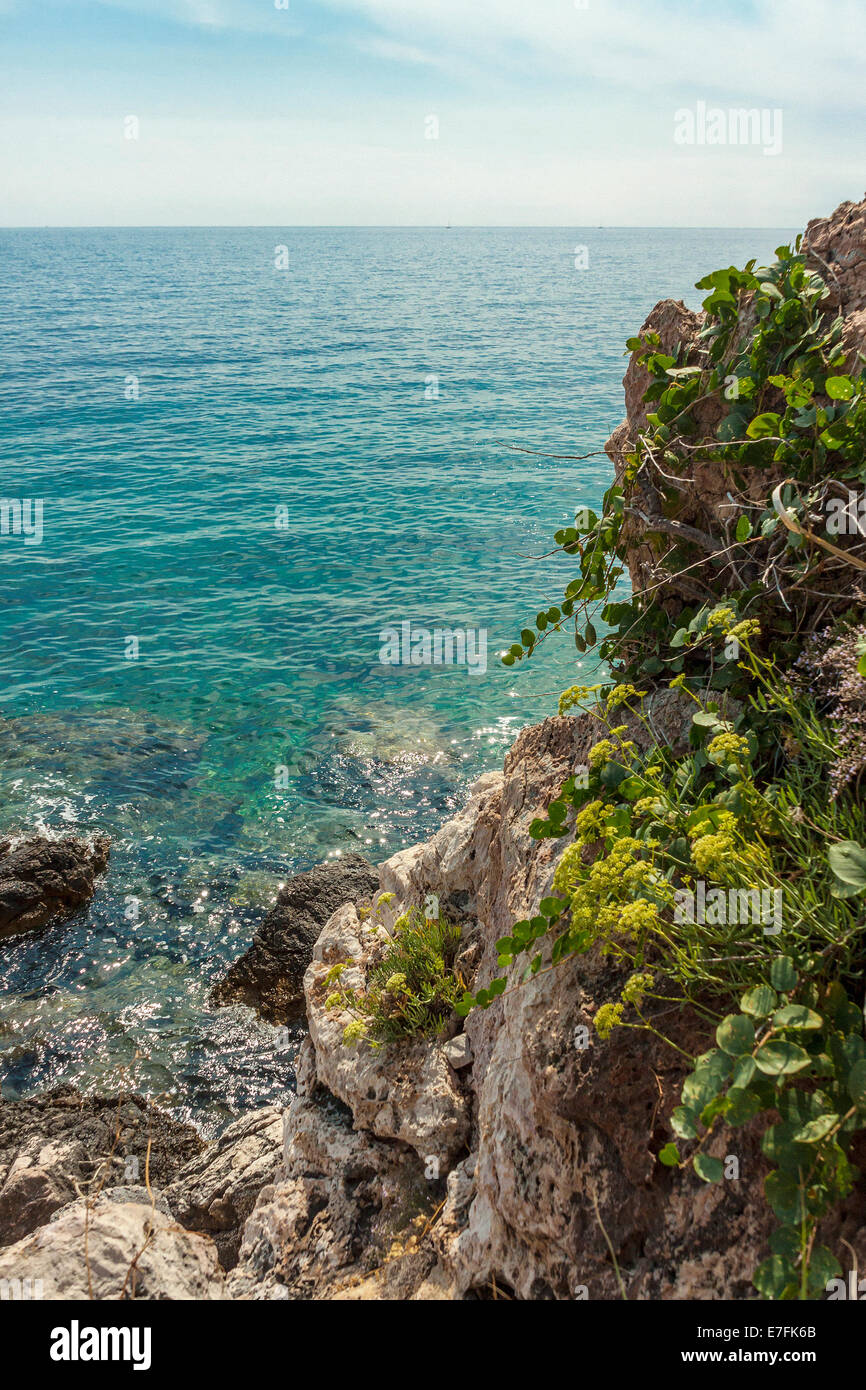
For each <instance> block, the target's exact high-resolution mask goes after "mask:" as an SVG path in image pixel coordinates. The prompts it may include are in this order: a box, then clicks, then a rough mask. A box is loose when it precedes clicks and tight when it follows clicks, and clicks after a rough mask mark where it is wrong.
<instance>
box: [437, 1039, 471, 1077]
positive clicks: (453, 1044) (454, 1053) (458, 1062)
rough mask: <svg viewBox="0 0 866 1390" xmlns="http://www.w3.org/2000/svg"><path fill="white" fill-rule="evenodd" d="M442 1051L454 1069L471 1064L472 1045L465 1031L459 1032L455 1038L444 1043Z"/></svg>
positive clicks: (457, 1069)
mask: <svg viewBox="0 0 866 1390" xmlns="http://www.w3.org/2000/svg"><path fill="white" fill-rule="evenodd" d="M442 1051H443V1052H444V1053H445V1057H446V1059H447V1061H449V1062H450V1063H451V1065H452V1067H453V1068H454V1070H455V1071H459V1070H460V1068H461V1067H471V1066H472V1060H473V1059H472V1046H471V1044H470V1042H469V1039H468V1038H467V1036H466V1034H465V1033H459V1034H458V1036H457V1037H456V1038H452V1039H451V1041H450V1042H447V1043H445V1044H444V1045H443V1048H442Z"/></svg>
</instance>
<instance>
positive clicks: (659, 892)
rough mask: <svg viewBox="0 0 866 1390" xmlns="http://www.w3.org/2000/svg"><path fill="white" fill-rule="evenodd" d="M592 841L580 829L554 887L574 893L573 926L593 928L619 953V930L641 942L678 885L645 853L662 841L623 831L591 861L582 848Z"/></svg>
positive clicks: (571, 900)
mask: <svg viewBox="0 0 866 1390" xmlns="http://www.w3.org/2000/svg"><path fill="white" fill-rule="evenodd" d="M586 809H587V810H589V809H590V807H587V808H586ZM590 833H593V832H590ZM594 838H597V837H595V836H594ZM587 843H591V841H590V842H588V841H587V840H585V839H583V838H582V837H581V836H580V835H578V838H577V839H576V840H575V841H574V843H573V844H571V845H569V846H568V848H567V849H566V851H565V853H564V854H563V856H562V858H561V859H560V861H559V864H558V865H557V868H556V872H555V873H554V876H553V888H554V891H555V892H557V893H560V894H562V896H563V897H566V898H568V903H569V909H570V912H571V930H572V931H573V932H587V933H588V934H589V935H590V937H591V938H592V939H593V940H595V941H601V942H602V950H604V951H609V952H612V953H613V954H617V951H618V947H617V945H616V937H617V936H619V937H621V938H622V937H626V938H628V939H630V940H631V941H634V942H641V941H643V940H644V939H645V938H646V937H647V936H648V935H649V934H651V933H652V932H653V931H655V930H657V929H658V927H659V925H660V918H659V911H660V908H661V907H665V906H671V905H672V904H673V899H674V892H673V888H672V887H671V885H670V884H669V883H668V882H667V880H666V879H665V877H664V875H663V874H661V873H660V872H659V870H658V869H657V868H656V867H655V865H654V864H653V862H652V860H651V859H643V858H640V857H639V856H640V855H642V854H647V853H649V854H651V853H652V851H653V850H654V849H657V848H658V843H657V841H654V840H636V839H635V838H634V837H633V836H631V835H623V836H621V837H620V838H619V839H618V840H615V841H614V843H613V845H612V847H611V850H610V853H609V854H607V855H606V856H605V857H604V858H601V859H596V861H595V863H594V864H592V865H591V866H589V867H588V866H587V865H585V864H584V862H583V857H582V853H581V852H582V850H583V848H584V847H585V845H586V844H587Z"/></svg>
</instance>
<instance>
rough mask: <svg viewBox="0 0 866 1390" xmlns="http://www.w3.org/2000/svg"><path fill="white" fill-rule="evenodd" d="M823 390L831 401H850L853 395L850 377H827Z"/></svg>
mask: <svg viewBox="0 0 866 1390" xmlns="http://www.w3.org/2000/svg"><path fill="white" fill-rule="evenodd" d="M824 389H825V391H826V392H827V395H828V396H829V397H830V400H831V401H850V400H851V398H852V396H853V395H854V383H853V381H852V380H851V378H850V376H828V378H827V380H826V382H825V384H824Z"/></svg>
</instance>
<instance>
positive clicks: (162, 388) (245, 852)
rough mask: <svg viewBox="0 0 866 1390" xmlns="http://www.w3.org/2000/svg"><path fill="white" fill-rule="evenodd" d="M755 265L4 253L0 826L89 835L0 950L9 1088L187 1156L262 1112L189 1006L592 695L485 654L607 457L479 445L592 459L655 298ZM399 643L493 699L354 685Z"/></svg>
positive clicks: (293, 244) (178, 248)
mask: <svg viewBox="0 0 866 1390" xmlns="http://www.w3.org/2000/svg"><path fill="white" fill-rule="evenodd" d="M783 239H787V237H786V234H785V233H783V232H773V231H766V230H764V231H730V230H726V231H643V230H625V231H622V230H620V231H617V230H607V229H605V230H602V229H596V230H585V231H582V232H577V231H570V230H556V229H530V228H521V229H513V230H509V229H496V228H494V229H454V230H450V231H447V230H444V229H433V230H424V229H403V230H400V229H385V230H374V229H340V228H324V229H312V228H302V229H296V230H293V231H286V232H280V231H277V230H275V229H271V228H265V229H261V228H260V229H254V228H253V229H238V228H228V229H188V230H184V229H180V230H178V229H149V230H148V229H144V230H141V229H140V230H72V231H62V230H45V231H40V230H35V231H34V230H21V231H0V257H2V264H3V268H4V274H3V281H2V288H0V308H2V313H0V365H2V377H0V407H2V413H0V420H2V424H0V439H2V449H3V465H4V483H3V489H4V494H5V495H6V496H8V497H19V498H41V499H43V508H44V521H43V526H44V534H43V537H42V541H41V544H38V545H37V544H33V545H27V544H25V543H24V537H23V536H15V535H2V536H0V677H2V679H0V692H2V693H0V749H2V755H3V768H2V777H3V793H4V794H3V800H2V811H0V819H2V824H0V832H2V831H9V830H30V829H34V828H38V827H47V828H49V829H50V830H52V831H55V832H64V831H65V832H70V831H75V832H77V833H87V832H89V831H94V830H101V831H106V832H107V833H108V834H110V835H111V837H112V841H113V848H112V859H111V866H110V871H109V874H108V876H107V877H106V878H105V879H104V880H102V881H101V882H100V885H99V889H98V892H97V895H96V898H95V899H94V902H93V904H92V906H91V908H90V909H89V911H88V912H87V913H85V914H82V915H81V916H80V917H79V918H77V919H75V920H72V921H70V922H67V923H65V924H62V925H59V926H56V927H51V928H49V929H48V930H47V931H45V932H42V933H40V934H38V935H37V936H34V937H32V938H26V939H21V940H19V941H17V942H15V943H13V944H7V945H4V946H3V948H2V954H0V990H2V999H0V1075H2V1078H3V1093H4V1094H7V1095H13V1094H25V1093H26V1092H28V1091H30V1090H32V1089H37V1088H43V1087H45V1086H46V1085H48V1084H53V1083H56V1082H58V1081H60V1080H65V1079H71V1080H75V1081H78V1082H79V1083H80V1084H81V1083H84V1084H89V1085H99V1086H108V1085H114V1084H117V1081H118V1079H122V1080H123V1081H125V1082H131V1083H134V1084H136V1085H138V1086H140V1087H141V1088H142V1089H143V1090H145V1091H147V1092H149V1093H151V1094H154V1095H161V1096H163V1097H164V1098H165V1099H166V1101H167V1103H168V1104H169V1105H171V1106H172V1107H173V1108H174V1109H176V1110H177V1111H178V1112H179V1113H182V1114H185V1115H190V1116H192V1117H194V1118H196V1119H197V1120H198V1121H199V1122H200V1123H203V1124H204V1125H205V1127H206V1128H212V1127H214V1126H215V1125H217V1124H219V1123H220V1122H221V1121H222V1119H223V1118H224V1117H225V1116H227V1115H229V1114H234V1113H236V1112H237V1111H238V1110H240V1109H243V1108H244V1107H246V1106H249V1105H251V1104H254V1103H266V1102H267V1101H269V1100H272V1099H279V1098H280V1097H282V1096H283V1095H284V1094H285V1093H286V1091H287V1089H290V1087H291V1085H292V1079H293V1074H292V1058H293V1051H294V1049H293V1044H292V1039H291V1038H287V1037H286V1036H285V1035H283V1034H281V1033H280V1032H279V1031H278V1030H274V1029H272V1028H268V1027H267V1026H266V1025H263V1024H261V1023H260V1022H259V1021H258V1020H256V1019H255V1018H254V1017H253V1016H252V1014H251V1013H250V1012H249V1011H247V1010H243V1009H230V1010H217V1011H213V1010H210V1009H209V1008H208V1006H207V1003H206V996H207V991H208V988H209V986H210V984H211V983H212V982H213V980H214V979H215V978H216V977H217V976H219V974H220V973H221V972H222V971H223V970H224V969H225V967H226V965H227V963H228V962H229V961H230V960H232V959H233V958H234V957H235V956H236V955H238V954H239V953H240V951H241V950H243V949H244V948H245V946H246V945H247V944H248V942H249V939H250V937H251V935H252V933H253V931H254V930H255V928H256V926H257V924H258V923H259V922H260V921H261V919H262V916H263V915H264V912H265V910H266V908H267V906H268V905H269V903H270V902H271V901H272V900H273V896H274V894H275V891H276V889H277V886H278V884H279V883H280V882H282V881H283V880H284V879H285V877H286V876H287V875H288V874H290V873H292V872H296V871H297V870H299V869H301V868H304V867H307V866H309V865H310V864H312V863H315V862H316V861H318V860H320V859H323V858H325V857H326V856H327V855H329V854H336V853H339V852H345V851H346V850H349V849H358V850H361V851H363V852H365V853H367V854H368V855H369V856H370V857H372V858H374V859H381V858H384V857H385V856H386V855H387V854H389V853H391V852H393V851H394V850H396V849H398V848H400V847H401V846H404V845H407V844H411V843H413V842H414V841H416V840H418V839H420V838H423V837H424V836H425V835H427V834H428V833H430V831H431V830H433V829H435V828H436V827H437V826H438V825H439V824H440V823H441V822H442V821H443V820H444V819H446V818H447V816H448V815H449V813H451V812H452V811H453V810H454V809H455V808H456V807H457V806H458V805H459V804H460V803H461V801H462V800H463V798H464V796H465V789H466V786H467V784H468V782H469V781H470V780H471V779H472V778H474V777H475V776H477V775H478V774H479V773H480V772H481V771H483V770H485V769H487V768H490V767H494V766H498V765H499V764H500V763H501V760H502V756H503V753H504V751H505V749H506V748H507V747H508V745H509V744H510V743H511V742H512V741H513V738H514V735H515V733H516V731H517V730H518V729H519V728H520V727H521V725H523V724H525V723H527V722H531V721H534V720H536V719H539V718H541V717H543V716H544V715H546V714H548V713H550V712H552V711H553V710H554V709H555V705H556V696H557V694H558V692H559V690H561V689H562V688H563V687H564V686H566V685H568V684H572V683H573V682H574V681H575V680H577V679H588V678H589V677H590V676H591V674H592V669H593V668H592V665H591V662H590V661H588V660H586V659H583V660H581V659H580V658H578V657H577V655H576V653H575V651H574V647H573V645H571V643H570V642H569V641H568V640H567V639H562V640H560V641H559V643H558V644H556V645H555V644H554V643H550V644H547V646H546V648H545V660H544V661H543V662H539V663H538V664H537V665H528V666H519V667H516V668H512V669H511V670H509V669H507V668H504V667H502V666H501V665H500V664H499V663H498V662H497V660H496V657H495V653H496V652H497V651H498V650H500V649H502V648H504V647H505V646H507V645H508V644H510V642H512V641H513V640H514V639H515V637H516V636H517V634H518V633H519V630H520V628H521V627H523V626H525V622H526V619H527V618H529V617H530V616H531V615H533V614H534V613H535V612H536V611H537V610H538V609H539V608H540V607H541V606H542V605H543V606H547V605H548V604H549V603H551V602H554V601H556V599H557V598H558V597H559V596H560V595H561V592H562V588H563V587H564V584H565V583H566V582H567V581H568V578H569V577H570V568H569V564H568V562H563V561H562V560H561V559H560V558H559V557H555V556H554V557H551V556H547V557H546V558H542V559H537V558H531V557H533V556H538V555H543V554H544V552H545V551H547V550H548V548H549V538H550V536H551V535H552V533H553V532H554V530H556V529H557V527H559V526H560V525H563V524H568V523H570V522H571V520H572V518H573V514H574V510H575V508H576V507H577V506H580V505H584V504H588V505H590V506H593V505H595V506H597V505H598V503H599V501H600V498H601V495H602V492H603V491H604V488H605V487H606V486H607V484H608V482H609V479H610V465H609V463H608V461H607V459H606V458H605V457H604V456H595V457H591V458H588V459H585V460H583V461H577V460H575V459H549V458H541V457H536V456H532V455H528V454H523V453H518V452H512V451H510V450H508V449H507V448H506V447H504V444H503V443H501V442H500V441H505V442H508V443H511V444H517V445H523V446H530V447H533V448H536V449H541V450H549V451H551V452H564V453H570V454H585V453H591V452H592V451H597V450H601V449H602V446H603V444H604V442H605V440H606V439H607V437H608V435H609V433H610V431H611V429H612V428H613V427H614V426H615V425H616V424H617V423H618V421H619V419H620V418H621V415H622V391H621V385H620V381H621V377H622V373H623V370H624V365H625V364H624V360H623V357H622V344H623V343H624V340H625V338H626V337H627V336H629V335H630V334H631V333H633V332H635V331H636V329H637V328H638V327H639V325H640V324H641V323H642V322H643V319H644V318H645V316H646V313H647V312H648V310H649V309H650V308H651V307H652V305H653V304H654V303H655V302H656V300H657V299H659V298H662V297H663V296H665V295H673V296H675V297H677V298H680V297H682V298H685V299H686V301H687V302H688V303H689V304H690V305H692V306H693V307H694V306H696V305H697V304H698V303H699V300H700V298H701V296H700V294H698V293H696V292H695V291H694V290H693V289H692V288H691V287H692V285H693V282H694V280H695V279H697V278H698V277H699V276H700V275H702V274H704V273H706V272H707V271H708V270H710V269H713V268H715V267H716V266H717V265H721V264H730V263H731V262H737V263H742V262H744V261H745V260H746V259H748V258H749V257H751V256H757V257H759V258H762V259H763V258H767V257H769V256H771V254H772V250H773V248H774V247H775V246H776V245H778V244H779V242H780V241H781V240H783ZM283 244H284V245H286V246H287V247H288V254H289V268H288V270H285V271H283V270H277V269H276V268H275V265H274V252H275V247H276V246H277V245H283ZM576 245H586V246H587V247H588V251H589V268H588V269H586V270H577V269H576V268H575V264H574V260H575V256H574V253H575V246H576ZM133 379H135V380H133ZM136 390H137V394H138V399H134V397H135V394H136ZM128 397H132V398H128ZM278 508H282V509H283V511H282V513H281V520H282V521H284V523H285V524H284V525H281V526H280V527H278V526H277V525H276V524H275V521H276V519H277V509H278ZM404 620H411V621H412V622H413V624H416V625H424V626H427V627H429V628H432V627H436V626H439V627H460V628H477V629H485V630H486V632H487V643H488V664H487V669H486V671H485V672H483V673H480V674H472V673H470V672H469V671H468V670H467V669H466V667H465V666H463V667H458V666H452V667H446V666H440V667H409V668H406V667H393V666H388V665H383V664H381V663H380V661H379V659H378V655H379V648H380V630H381V629H383V628H384V627H386V626H388V625H389V624H392V623H394V624H399V623H400V622H401V621H404ZM133 637H134V638H137V639H138V657H137V659H128V653H129V652H130V651H131V650H132V646H131V644H130V642H129V640H128V639H130V638H133Z"/></svg>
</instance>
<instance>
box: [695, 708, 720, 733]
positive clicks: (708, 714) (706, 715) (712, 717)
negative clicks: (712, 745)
mask: <svg viewBox="0 0 866 1390" xmlns="http://www.w3.org/2000/svg"><path fill="white" fill-rule="evenodd" d="M692 723H693V724H695V725H697V727H698V728H699V729H720V728H721V727H722V720H721V719H720V718H719V716H718V715H717V714H713V713H712V711H711V710H703V709H699V710H698V712H697V714H693V715H692Z"/></svg>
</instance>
